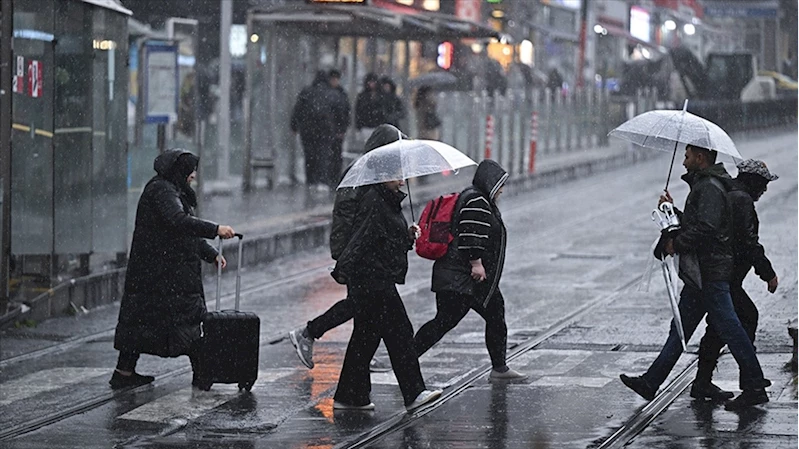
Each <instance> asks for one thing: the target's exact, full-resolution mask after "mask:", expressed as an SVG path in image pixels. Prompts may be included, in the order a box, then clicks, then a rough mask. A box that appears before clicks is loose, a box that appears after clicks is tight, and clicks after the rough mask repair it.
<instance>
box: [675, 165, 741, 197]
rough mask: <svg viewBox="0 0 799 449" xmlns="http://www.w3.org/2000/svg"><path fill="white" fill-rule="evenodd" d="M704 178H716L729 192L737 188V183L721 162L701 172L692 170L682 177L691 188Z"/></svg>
mask: <svg viewBox="0 0 799 449" xmlns="http://www.w3.org/2000/svg"><path fill="white" fill-rule="evenodd" d="M702 178H716V179H718V180H719V181H721V184H722V185H723V186H724V187H725V188H726V189H727V190H728V191H729V190H732V189H734V188H735V181H734V180H733V179H732V177H731V176H730V174H729V173H727V170H726V169H725V168H724V164H722V163H720V162H719V163H717V164H713V165H711V166H710V167H707V168H703V169H700V170H690V171H689V172H688V173H686V174H684V175H682V179H683V181H685V182H687V183H688V185H690V186H693V185H694V184H695V183H696V182H697V181H699V180H700V179H702Z"/></svg>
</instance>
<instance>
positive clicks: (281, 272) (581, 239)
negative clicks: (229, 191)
mask: <svg viewBox="0 0 799 449" xmlns="http://www.w3.org/2000/svg"><path fill="white" fill-rule="evenodd" d="M736 141H737V142H738V146H739V150H740V152H741V153H742V154H743V155H744V156H745V157H755V158H761V159H764V160H766V161H767V162H768V163H769V166H770V167H771V168H772V170H773V171H774V172H776V173H778V174H779V175H780V176H781V178H780V180H778V181H777V182H775V183H773V184H772V185H770V186H769V191H768V192H767V193H766V195H765V196H764V198H763V199H762V200H761V201H760V202H759V203H758V210H759V213H760V217H761V241H762V242H763V244H764V245H765V247H766V249H767V254H768V255H769V257H770V258H771V259H772V262H773V263H774V265H775V268H776V270H777V273H778V275H779V276H780V289H779V290H778V291H777V293H776V294H774V295H770V294H768V293H767V291H766V289H765V284H764V283H762V282H760V281H759V280H758V279H757V278H756V277H755V276H754V275H753V274H752V275H750V278H749V279H748V280H747V284H746V285H747V287H748V290H749V291H750V292H751V293H750V294H751V296H752V297H753V298H754V299H755V301H756V303H757V304H758V306H759V308H760V311H761V318H760V328H759V332H758V340H757V341H758V342H757V348H758V353H759V357H760V360H761V363H762V364H763V367H764V371H765V372H766V374H767V377H770V378H771V380H772V381H773V382H774V385H773V386H772V387H771V388H770V389H769V396H770V399H771V402H770V403H769V404H767V405H766V406H764V407H758V408H757V409H756V410H754V411H751V413H749V412H747V413H740V414H736V413H730V412H726V411H724V410H723V408H721V407H719V406H713V405H708V404H697V403H695V402H694V401H691V400H690V398H689V397H688V395H687V392H686V393H683V394H681V395H679V396H678V397H677V399H676V400H675V402H674V403H673V404H672V405H671V406H670V407H669V408H668V409H667V410H666V411H665V412H664V413H662V414H661V415H659V416H658V417H656V418H655V419H654V421H653V422H652V423H651V424H650V425H649V426H648V427H647V428H646V429H645V430H644V431H643V432H642V433H641V434H640V435H638V436H637V437H636V438H634V439H633V440H632V441H631V447H641V448H649V447H655V448H658V447H662V448H666V447H669V448H670V447H763V448H775V447H796V445H797V409H796V408H797V407H796V406H797V400H796V385H795V381H794V379H793V376H792V375H791V374H790V373H787V372H785V371H784V370H783V364H784V363H785V362H787V361H788V360H789V359H790V352H791V348H790V340H789V338H788V335H787V331H786V326H785V324H786V322H787V321H788V320H789V319H790V318H792V317H796V316H797V304H796V302H797V270H796V268H797V135H796V132H795V130H790V131H787V132H776V133H775V132H770V133H768V134H758V135H752V136H749V137H746V138H740V139H737V140H736ZM636 151H646V150H636ZM679 160H680V158H679V157H678V161H679ZM668 162H669V158H668V156H667V155H666V154H665V153H664V156H663V157H661V158H657V159H655V160H652V161H649V162H644V163H641V164H639V165H635V166H631V167H629V168H625V169H621V170H616V171H613V172H611V173H606V174H600V175H593V176H590V177H587V178H586V179H583V180H580V181H576V182H572V183H568V184H564V185H560V186H555V187H550V188H544V189H540V190H537V191H534V192H529V193H525V194H521V195H518V196H515V197H508V198H503V200H502V205H501V208H502V210H503V217H504V219H505V221H506V224H507V226H508V230H509V246H508V259H507V264H506V272H505V274H504V276H503V281H502V289H503V293H504V295H505V298H506V311H507V322H508V328H509V355H510V358H511V361H510V363H509V364H510V365H511V367H513V368H515V369H518V370H520V371H524V372H526V373H528V374H530V377H529V378H528V379H527V380H525V381H524V382H521V383H515V384H510V385H506V384H496V383H489V382H488V381H487V380H486V376H485V375H484V373H485V372H487V369H488V367H489V365H488V355H487V353H486V351H485V348H484V345H483V325H482V321H481V320H480V319H479V317H478V316H477V315H476V314H473V313H472V314H469V315H468V316H467V318H466V319H464V321H463V322H461V323H460V325H459V326H458V327H456V328H455V329H454V330H453V331H452V332H451V333H450V334H448V335H447V336H445V337H444V339H443V340H442V341H441V342H440V343H439V344H438V345H436V346H435V347H434V348H433V349H432V350H431V351H430V352H429V353H427V354H425V355H424V356H423V357H422V358H421V366H422V372H423V374H424V375H425V379H426V382H427V384H428V386H433V387H443V388H445V400H444V401H442V402H441V403H440V404H439V405H438V406H437V407H435V408H434V409H432V410H425V411H422V413H418V414H416V415H413V416H407V415H406V414H405V413H404V412H403V408H402V400H401V398H400V395H399V391H398V388H397V386H396V380H395V379H394V376H393V374H391V373H381V374H374V375H373V376H372V381H373V394H372V399H373V401H374V402H375V404H376V405H377V410H376V411H375V412H370V413H363V412H344V413H341V412H336V413H333V411H332V394H333V392H334V391H335V384H336V380H337V376H338V370H339V368H340V365H341V359H342V357H343V353H344V348H345V347H346V343H347V340H348V338H349V334H350V331H351V325H350V324H349V323H348V324H345V325H343V326H341V327H340V328H338V329H335V330H333V331H331V332H329V333H328V334H327V335H325V337H324V338H323V339H321V340H320V341H319V342H318V343H317V344H316V348H315V350H316V351H315V357H314V360H315V362H316V364H317V366H316V368H314V369H313V370H307V369H305V368H304V367H303V366H302V365H301V364H300V362H299V360H298V359H297V358H296V356H295V355H294V352H293V348H292V346H291V345H290V343H288V340H287V339H280V338H281V337H282V336H284V335H285V332H287V331H288V330H290V329H292V328H294V327H297V326H299V325H300V324H302V323H304V321H306V320H307V319H310V318H312V317H313V316H315V315H316V314H317V313H320V312H322V311H324V310H325V309H326V308H327V307H328V306H329V305H331V304H332V303H334V302H335V301H336V300H338V299H340V298H342V297H343V296H344V289H343V288H342V287H341V286H339V285H337V284H335V283H334V282H333V281H332V279H331V278H330V276H329V275H328V270H327V267H328V266H329V265H331V261H330V260H329V258H328V256H327V253H326V252H325V251H318V252H313V253H304V254H300V255H297V256H294V257H292V258H290V259H286V260H282V261H280V262H279V263H274V264H270V265H265V266H257V267H248V268H247V269H245V270H244V271H243V279H242V282H243V288H244V291H245V295H244V296H243V298H242V304H243V308H244V309H245V310H249V311H255V312H257V313H258V314H259V316H260V317H261V322H262V329H261V338H262V345H261V354H260V358H261V367H260V369H261V373H260V376H259V381H258V383H257V384H256V386H255V387H254V388H253V391H252V394H239V393H238V391H237V389H236V387H235V385H215V386H214V387H213V389H212V390H211V391H210V392H198V391H194V390H192V389H191V388H190V386H189V384H190V379H191V377H190V375H191V374H190V371H189V368H188V360H187V359H186V358H185V357H184V358H178V359H158V358H155V357H147V356H144V357H142V360H141V361H140V364H139V367H138V371H139V372H143V373H150V374H154V375H156V376H158V378H157V380H156V382H155V383H154V384H153V385H152V386H146V387H141V388H138V389H136V390H133V391H129V392H125V393H122V394H117V395H111V394H110V390H109V389H108V386H107V383H106V382H107V380H108V378H109V376H110V372H111V368H112V367H113V365H114V363H115V358H116V352H115V351H113V349H112V347H111V341H112V336H113V334H112V333H109V332H106V333H104V334H100V335H99V336H97V337H96V338H92V339H90V340H89V341H88V342H79V344H76V345H74V346H72V347H70V348H67V349H65V350H64V351H61V352H57V353H52V354H47V355H45V356H41V357H36V358H31V359H28V360H25V361H24V362H20V363H9V364H5V365H3V364H2V362H0V368H2V373H1V374H0V382H1V383H0V422H2V423H4V424H3V426H2V427H3V428H5V429H14V428H23V426H25V425H26V424H30V423H31V422H34V421H36V420H37V419H38V420H40V421H41V419H42V416H48V415H53V416H55V418H54V419H53V421H54V422H52V423H50V422H44V421H42V422H39V423H38V424H39V425H38V426H34V427H37V430H35V431H33V432H30V433H26V434H23V435H20V436H18V437H16V438H13V439H5V440H2V439H0V446H2V447H4V448H77V447H81V448H82V447H86V448H90V447H97V448H107V447H143V448H171V447H176V448H177V447H180V448H217V447H220V448H284V447H285V448H306V447H314V448H324V447H331V448H332V447H350V446H353V445H355V446H356V447H357V445H358V444H360V443H359V441H366V443H364V444H363V446H361V447H376V448H386V449H388V448H392V449H393V448H426V447H432V448H439V447H440V448H460V447H463V448H467V447H468V448H471V447H486V448H534V447H542V448H543V447H600V446H601V445H602V443H603V441H605V439H607V438H608V437H609V436H610V435H612V434H613V432H614V431H616V430H617V429H619V428H620V427H621V426H623V425H624V424H625V423H626V422H627V421H628V420H629V419H630V418H631V417H633V416H634V415H635V413H636V412H638V411H640V410H641V409H642V407H643V406H645V405H646V401H644V400H643V399H641V398H639V397H638V396H636V395H635V394H633V393H632V392H630V391H628V390H626V389H625V388H624V386H623V385H622V384H621V383H620V382H619V381H618V374H619V373H622V372H625V373H632V374H640V373H641V372H643V371H644V370H645V369H646V367H647V366H648V364H649V363H650V362H651V361H652V360H653V359H654V357H655V356H656V352H657V351H658V350H659V348H660V345H661V344H662V343H663V341H665V337H666V334H667V331H668V325H669V319H670V312H669V310H668V307H667V302H666V301H667V300H666V298H665V291H664V289H663V287H662V285H661V284H662V281H661V280H660V279H659V277H658V276H657V274H658V273H655V274H656V276H653V278H652V281H651V286H650V289H649V291H648V292H645V291H639V288H638V287H639V282H638V279H639V278H640V276H641V274H642V273H643V272H644V268H645V266H646V263H647V262H648V261H649V247H650V245H651V244H652V241H653V240H654V238H655V236H656V235H657V227H656V225H655V224H654V223H653V222H651V221H650V219H649V214H650V212H651V210H652V208H653V207H654V206H655V205H656V201H657V196H658V194H659V191H660V189H662V186H663V183H664V181H665V175H666V173H667V170H668V167H667V164H668ZM682 172H683V170H682V169H681V167H679V166H675V174H681V173H682ZM468 181H469V180H468V179H464V183H467V182H468ZM670 190H671V193H672V196H673V197H674V198H675V200H676V202H677V205H678V206H682V204H683V202H684V199H685V196H686V194H687V191H688V189H687V186H686V185H685V184H684V183H682V182H681V181H679V180H678V179H677V176H676V175H675V176H674V177H673V179H672V187H671V189H670ZM410 263H411V267H410V270H409V274H408V278H407V279H408V281H407V283H406V285H404V286H401V287H400V292H401V294H402V296H403V299H404V300H405V304H406V308H407V309H408V312H409V315H410V317H411V321H412V322H413V324H414V327H415V328H416V329H418V328H419V326H421V325H422V324H423V323H424V322H425V321H426V320H428V319H430V318H432V317H433V316H434V314H435V302H434V296H433V294H432V293H431V292H430V291H429V276H430V268H431V265H432V262H430V261H426V260H423V259H420V258H418V257H416V256H415V255H413V254H411V255H410ZM298 273H299V274H298ZM293 274H296V275H297V276H295V277H290V276H291V275H293ZM209 281H210V280H209ZM232 281H233V279H232V276H228V277H226V278H225V280H224V282H225V285H224V290H225V291H226V292H230V291H231V290H232V285H233V284H232ZM265 284H266V285H265ZM207 291H208V292H209V295H208V296H209V297H211V296H212V295H213V292H214V291H215V290H214V288H213V283H212V282H210V283H209V284H208V285H207ZM225 303H226V304H228V306H229V305H230V304H232V300H231V299H230V298H229V297H228V298H226V300H225ZM115 314H116V307H115V306H111V307H106V308H103V309H101V310H98V311H94V312H92V313H91V314H89V315H87V316H84V317H81V318H77V319H75V318H67V319H62V320H55V321H53V322H52V323H47V324H46V325H44V326H40V328H37V329H34V330H27V331H19V333H23V332H28V333H29V334H31V336H35V334H36V333H39V334H40V336H41V335H44V334H47V335H48V336H49V337H51V340H53V339H56V337H61V338H62V339H63V338H69V337H71V336H74V335H76V334H77V333H79V332H84V331H85V332H89V331H91V332H96V331H102V330H104V329H110V328H112V327H113V325H114V318H115ZM702 329H703V328H702V327H700V329H699V330H698V331H697V333H696V334H695V336H694V338H693V339H692V341H691V343H692V344H691V345H690V346H689V351H690V350H693V351H695V349H696V344H697V343H698V340H699V337H700V336H701V333H702ZM41 341H42V339H41V338H39V339H37V338H28V339H16V340H14V344H13V345H12V344H6V345H3V347H2V348H0V351H2V354H3V358H4V359H5V358H8V357H10V356H13V355H15V354H17V353H18V352H20V351H28V350H31V349H34V348H36V347H37V346H38V345H41V344H42V343H41ZM531 341H535V342H537V343H538V344H537V345H535V346H534V347H529V346H530V342H531ZM381 351H382V349H381ZM694 360H695V355H693V354H686V355H684V356H683V357H682V358H681V360H680V362H679V364H678V366H677V367H676V368H675V370H674V372H673V373H672V376H671V377H670V378H669V380H667V382H666V384H664V385H668V383H669V382H670V381H671V380H673V379H675V378H676V377H677V376H678V375H679V374H680V372H682V371H683V370H684V369H686V368H689V369H690V365H691V362H693V361H694ZM716 379H717V380H718V383H719V385H720V386H722V387H724V388H727V389H731V390H734V391H736V392H737V369H736V366H735V363H734V361H733V360H732V358H731V357H729V356H726V357H725V358H723V360H722V363H721V364H720V368H719V370H718V372H717V375H716ZM87 401H89V402H92V401H93V402H92V403H89V404H86V403H87ZM81 405H85V407H84V409H81V408H80V406H81ZM71 408H72V409H73V410H70V409H71ZM70 411H72V412H74V413H73V414H71V415H70V413H68V412H70ZM60 412H64V413H63V415H64V416H67V415H70V416H68V417H66V418H65V419H61V420H58V419H57V418H58V417H59V416H58V415H59V413H60Z"/></svg>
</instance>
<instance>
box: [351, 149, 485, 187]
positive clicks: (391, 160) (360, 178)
mask: <svg viewBox="0 0 799 449" xmlns="http://www.w3.org/2000/svg"><path fill="white" fill-rule="evenodd" d="M470 165H477V163H475V162H474V161H473V160H471V159H470V158H469V157H468V156H466V155H465V154H463V153H461V152H460V151H458V150H457V149H455V148H453V147H451V146H449V145H447V144H446V143H444V142H438V141H436V140H416V139H406V140H398V141H396V142H392V143H390V144H388V145H383V146H382V147H379V148H377V149H374V150H372V151H370V152H368V153H366V154H364V155H363V156H361V157H360V158H358V160H357V161H355V164H353V165H352V168H350V169H349V171H348V172H347V174H346V175H345V176H344V179H342V180H341V183H340V184H339V186H338V188H339V189H341V188H344V187H358V186H363V185H369V184H379V183H382V182H387V181H398V180H401V179H409V178H416V177H419V176H425V175H431V174H434V173H441V172H444V171H448V170H457V169H459V168H463V167H468V166H470Z"/></svg>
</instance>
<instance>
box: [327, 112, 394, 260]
mask: <svg viewBox="0 0 799 449" xmlns="http://www.w3.org/2000/svg"><path fill="white" fill-rule="evenodd" d="M407 138H408V136H406V135H405V134H403V133H402V131H400V130H399V129H397V128H396V127H395V126H392V125H388V124H383V125H380V126H378V127H377V128H375V130H374V131H372V135H370V136H369V139H368V140H367V141H366V145H364V153H368V152H370V151H372V150H374V149H375V148H379V147H382V146H383V145H388V144H390V143H392V142H396V141H397V140H400V139H407ZM353 164H355V161H353V162H352V164H350V166H349V167H347V169H346V170H344V174H342V175H341V179H339V182H341V180H343V179H344V176H346V175H347V172H348V171H350V168H352V165H353ZM368 190H369V186H361V187H351V188H350V187H347V188H343V189H338V190H336V198H335V200H334V201H333V223H332V225H331V227H330V255H331V257H333V259H338V258H339V256H340V255H341V252H342V251H344V248H346V247H347V243H349V241H350V238H351V237H352V234H353V233H354V232H355V214H356V213H357V212H358V204H360V202H361V199H362V198H363V196H364V195H365V194H366V192H367V191H368Z"/></svg>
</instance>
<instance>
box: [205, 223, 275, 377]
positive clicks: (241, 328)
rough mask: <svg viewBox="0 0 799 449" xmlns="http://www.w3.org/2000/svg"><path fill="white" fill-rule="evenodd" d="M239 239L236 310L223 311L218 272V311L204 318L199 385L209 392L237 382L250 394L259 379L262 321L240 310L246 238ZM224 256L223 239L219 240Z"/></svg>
mask: <svg viewBox="0 0 799 449" xmlns="http://www.w3.org/2000/svg"><path fill="white" fill-rule="evenodd" d="M236 237H238V239H239V255H238V264H237V265H236V306H235V310H219V306H220V304H219V303H220V298H221V293H222V291H221V278H222V268H221V267H220V268H218V269H217V278H216V309H215V311H214V312H208V313H206V314H205V316H204V317H203V321H202V324H201V329H202V337H201V338H200V344H199V345H198V346H199V349H198V355H197V366H196V367H195V380H196V385H197V386H198V387H199V388H200V389H201V390H205V391H208V390H210V389H211V385H213V384H215V383H225V384H230V383H237V384H238V386H239V390H247V391H250V389H251V388H252V386H253V384H254V383H255V380H256V379H257V378H258V350H259V347H260V332H261V320H260V318H258V315H256V314H254V313H248V312H240V311H239V296H240V295H241V274H240V273H241V249H242V240H243V239H244V236H243V235H241V234H236ZM219 254H222V239H220V240H219Z"/></svg>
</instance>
